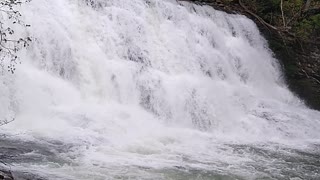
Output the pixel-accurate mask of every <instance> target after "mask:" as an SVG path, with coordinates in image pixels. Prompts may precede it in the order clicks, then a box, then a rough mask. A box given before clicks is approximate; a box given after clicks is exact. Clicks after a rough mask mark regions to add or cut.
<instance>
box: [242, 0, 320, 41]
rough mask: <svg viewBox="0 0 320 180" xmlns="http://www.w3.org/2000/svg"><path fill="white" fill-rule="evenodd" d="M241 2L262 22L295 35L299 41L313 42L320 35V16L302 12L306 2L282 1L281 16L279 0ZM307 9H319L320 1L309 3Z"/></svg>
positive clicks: (295, 0) (296, 0)
mask: <svg viewBox="0 0 320 180" xmlns="http://www.w3.org/2000/svg"><path fill="white" fill-rule="evenodd" d="M242 1H243V2H244V3H245V5H246V6H247V7H248V8H249V9H250V10H251V11H252V12H254V13H255V14H257V15H258V16H259V17H261V18H262V19H263V20H264V21H266V22H268V23H269V24H271V25H273V26H275V27H278V28H279V29H283V30H286V31H289V32H291V33H292V34H295V35H296V36H297V38H299V39H302V40H315V39H316V38H317V35H318V34H320V14H319V13H318V14H313V15H311V16H310V14H308V12H304V10H305V9H304V8H305V3H306V0H283V5H282V10H283V16H282V11H281V0H242ZM309 8H310V9H311V10H317V9H320V0H313V1H311V6H310V7H309ZM283 19H284V20H283ZM315 37H316V38H315Z"/></svg>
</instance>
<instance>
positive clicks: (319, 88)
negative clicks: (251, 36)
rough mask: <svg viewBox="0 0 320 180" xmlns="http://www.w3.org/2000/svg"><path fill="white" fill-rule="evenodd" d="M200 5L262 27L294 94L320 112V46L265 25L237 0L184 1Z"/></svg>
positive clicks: (262, 31) (261, 29)
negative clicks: (241, 16)
mask: <svg viewBox="0 0 320 180" xmlns="http://www.w3.org/2000/svg"><path fill="white" fill-rule="evenodd" d="M182 1H189V2H194V3H196V4H200V5H210V6H212V7H214V8H215V9H218V10H222V11H225V12H227V13H238V14H243V15H246V16H247V17H248V18H250V19H252V20H253V21H255V22H256V24H257V25H258V27H259V29H260V31H261V33H262V34H263V35H264V37H265V38H266V39H267V40H268V42H269V47H270V49H271V50H272V51H273V52H274V54H275V56H276V58H277V59H278V60H279V61H280V63H281V64H282V67H283V72H284V76H285V79H286V81H287V84H288V86H289V88H290V89H291V91H293V92H294V93H295V94H296V95H297V96H299V97H300V98H301V99H303V100H304V102H305V103H306V104H307V105H308V106H309V107H310V108H313V109H316V110H320V44H316V43H309V42H301V41H299V40H296V39H295V38H293V37H290V35H289V34H282V35H281V36H280V35H279V33H278V32H276V31H274V30H272V29H269V28H268V27H266V26H265V25H263V24H262V23H261V22H260V21H259V20H257V19H256V17H254V16H252V14H250V13H248V12H246V11H245V10H244V9H243V8H242V7H241V6H240V5H239V4H238V3H237V2H238V1H237V0H182Z"/></svg>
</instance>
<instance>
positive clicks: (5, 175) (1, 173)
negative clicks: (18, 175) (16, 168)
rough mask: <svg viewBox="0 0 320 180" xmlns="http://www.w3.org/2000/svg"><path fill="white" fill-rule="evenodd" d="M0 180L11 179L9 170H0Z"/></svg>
mask: <svg viewBox="0 0 320 180" xmlns="http://www.w3.org/2000/svg"><path fill="white" fill-rule="evenodd" d="M0 180H13V176H12V174H11V172H10V171H5V170H0Z"/></svg>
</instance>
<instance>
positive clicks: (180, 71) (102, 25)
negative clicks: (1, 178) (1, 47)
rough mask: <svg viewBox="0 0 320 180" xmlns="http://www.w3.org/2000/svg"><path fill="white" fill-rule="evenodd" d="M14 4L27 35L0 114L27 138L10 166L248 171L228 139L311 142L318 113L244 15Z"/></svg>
mask: <svg viewBox="0 0 320 180" xmlns="http://www.w3.org/2000/svg"><path fill="white" fill-rule="evenodd" d="M21 12H22V14H23V17H24V21H25V22H27V23H29V24H31V27H30V28H28V29H27V32H25V33H27V34H28V35H29V36H31V37H32V38H33V43H32V44H31V46H30V47H28V49H27V50H26V51H24V52H21V53H20V57H21V60H22V64H21V65H19V66H18V67H17V71H16V73H15V74H14V75H11V74H4V75H2V76H0V102H1V104H0V119H5V118H13V117H14V118H15V121H14V122H12V123H10V124H8V125H7V126H5V127H2V132H4V133H5V134H7V135H8V139H10V140H12V142H16V141H19V142H20V141H23V142H32V143H34V144H32V143H31V144H32V148H31V149H33V151H32V152H29V154H27V153H26V154H25V156H26V157H29V160H25V161H23V162H19V163H17V162H16V163H14V164H15V167H16V169H23V170H24V171H30V172H33V173H36V174H40V175H41V174H46V175H45V176H50V177H51V178H49V179H54V178H55V177H56V178H57V179H59V178H60V179H61V177H63V178H64V179H68V178H69V179H108V178H110V177H113V178H116V177H119V175H120V174H121V175H123V173H124V171H126V172H127V171H128V172H129V174H130V177H140V178H137V179H142V178H141V177H145V178H146V179H148V178H149V179H161V178H160V176H157V175H159V174H161V173H160V171H161V172H162V171H163V170H167V169H172V168H177V167H179V168H185V169H196V170H206V171H211V170H212V171H217V172H231V173H232V174H237V175H239V174H240V176H246V175H248V174H249V175H250V174H251V173H252V170H250V168H249V169H246V168H244V167H242V165H243V163H244V162H248V161H250V158H252V159H254V157H247V156H246V155H243V156H242V155H239V154H238V155H235V154H234V152H232V149H233V148H232V146H229V144H237V145H239V144H264V145H266V144H267V145H268V144H269V145H270V147H271V146H272V144H278V145H279V144H280V145H281V146H285V147H287V146H290V147H292V146H299V147H301V148H304V147H309V145H310V144H314V143H317V142H318V141H319V138H320V134H319V131H320V121H319V117H320V113H319V112H317V111H313V110H310V109H308V108H307V107H306V106H305V105H304V103H303V102H302V101H301V100H300V99H299V98H297V97H296V96H295V95H294V94H293V93H292V92H290V91H289V90H288V87H287V85H286V84H285V81H284V80H283V77H282V72H281V67H280V65H279V63H278V61H277V59H275V58H274V55H273V53H272V52H271V51H270V49H269V48H268V44H267V42H266V40H265V39H264V38H263V37H262V36H261V34H260V32H259V31H258V29H257V27H256V25H255V24H254V22H252V21H251V20H249V19H248V18H246V17H245V16H241V15H229V14H226V13H224V12H220V11H217V10H214V9H213V8H211V7H209V6H197V5H194V4H191V3H187V2H177V1H175V0H55V1H49V0H33V1H32V2H31V3H28V4H25V5H23V6H22V7H21ZM227 144H228V145H227ZM36 147H39V148H40V149H41V148H43V147H49V148H48V149H47V150H43V151H41V150H37V149H36ZM272 147H273V146H272ZM47 151H48V152H50V153H51V154H50V153H49V154H46V152H47ZM50 157H51V158H50ZM26 159H28V158H26ZM30 159H33V160H30ZM30 161H31V162H30ZM226 164H232V165H234V167H230V166H228V165H226ZM139 167H142V169H140V168H139ZM144 168H145V169H152V170H151V171H149V170H143V169H144ZM179 168H178V169H179ZM128 169H129V170H128ZM244 169H246V170H244ZM168 171H169V170H168ZM240 172H241V173H240ZM58 177H59V178H58ZM93 177H94V178H93ZM120 178H121V177H120ZM163 178H164V179H170V178H166V177H163ZM111 179H112V178H111ZM133 179H134V178H133Z"/></svg>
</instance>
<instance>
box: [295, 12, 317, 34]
mask: <svg viewBox="0 0 320 180" xmlns="http://www.w3.org/2000/svg"><path fill="white" fill-rule="evenodd" d="M295 31H296V32H297V35H298V36H300V37H302V38H303V39H309V38H310V37H311V36H316V35H318V34H319V33H320V14H317V15H314V16H311V17H309V18H306V19H303V20H302V21H301V22H299V23H298V24H297V26H296V27H295Z"/></svg>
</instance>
